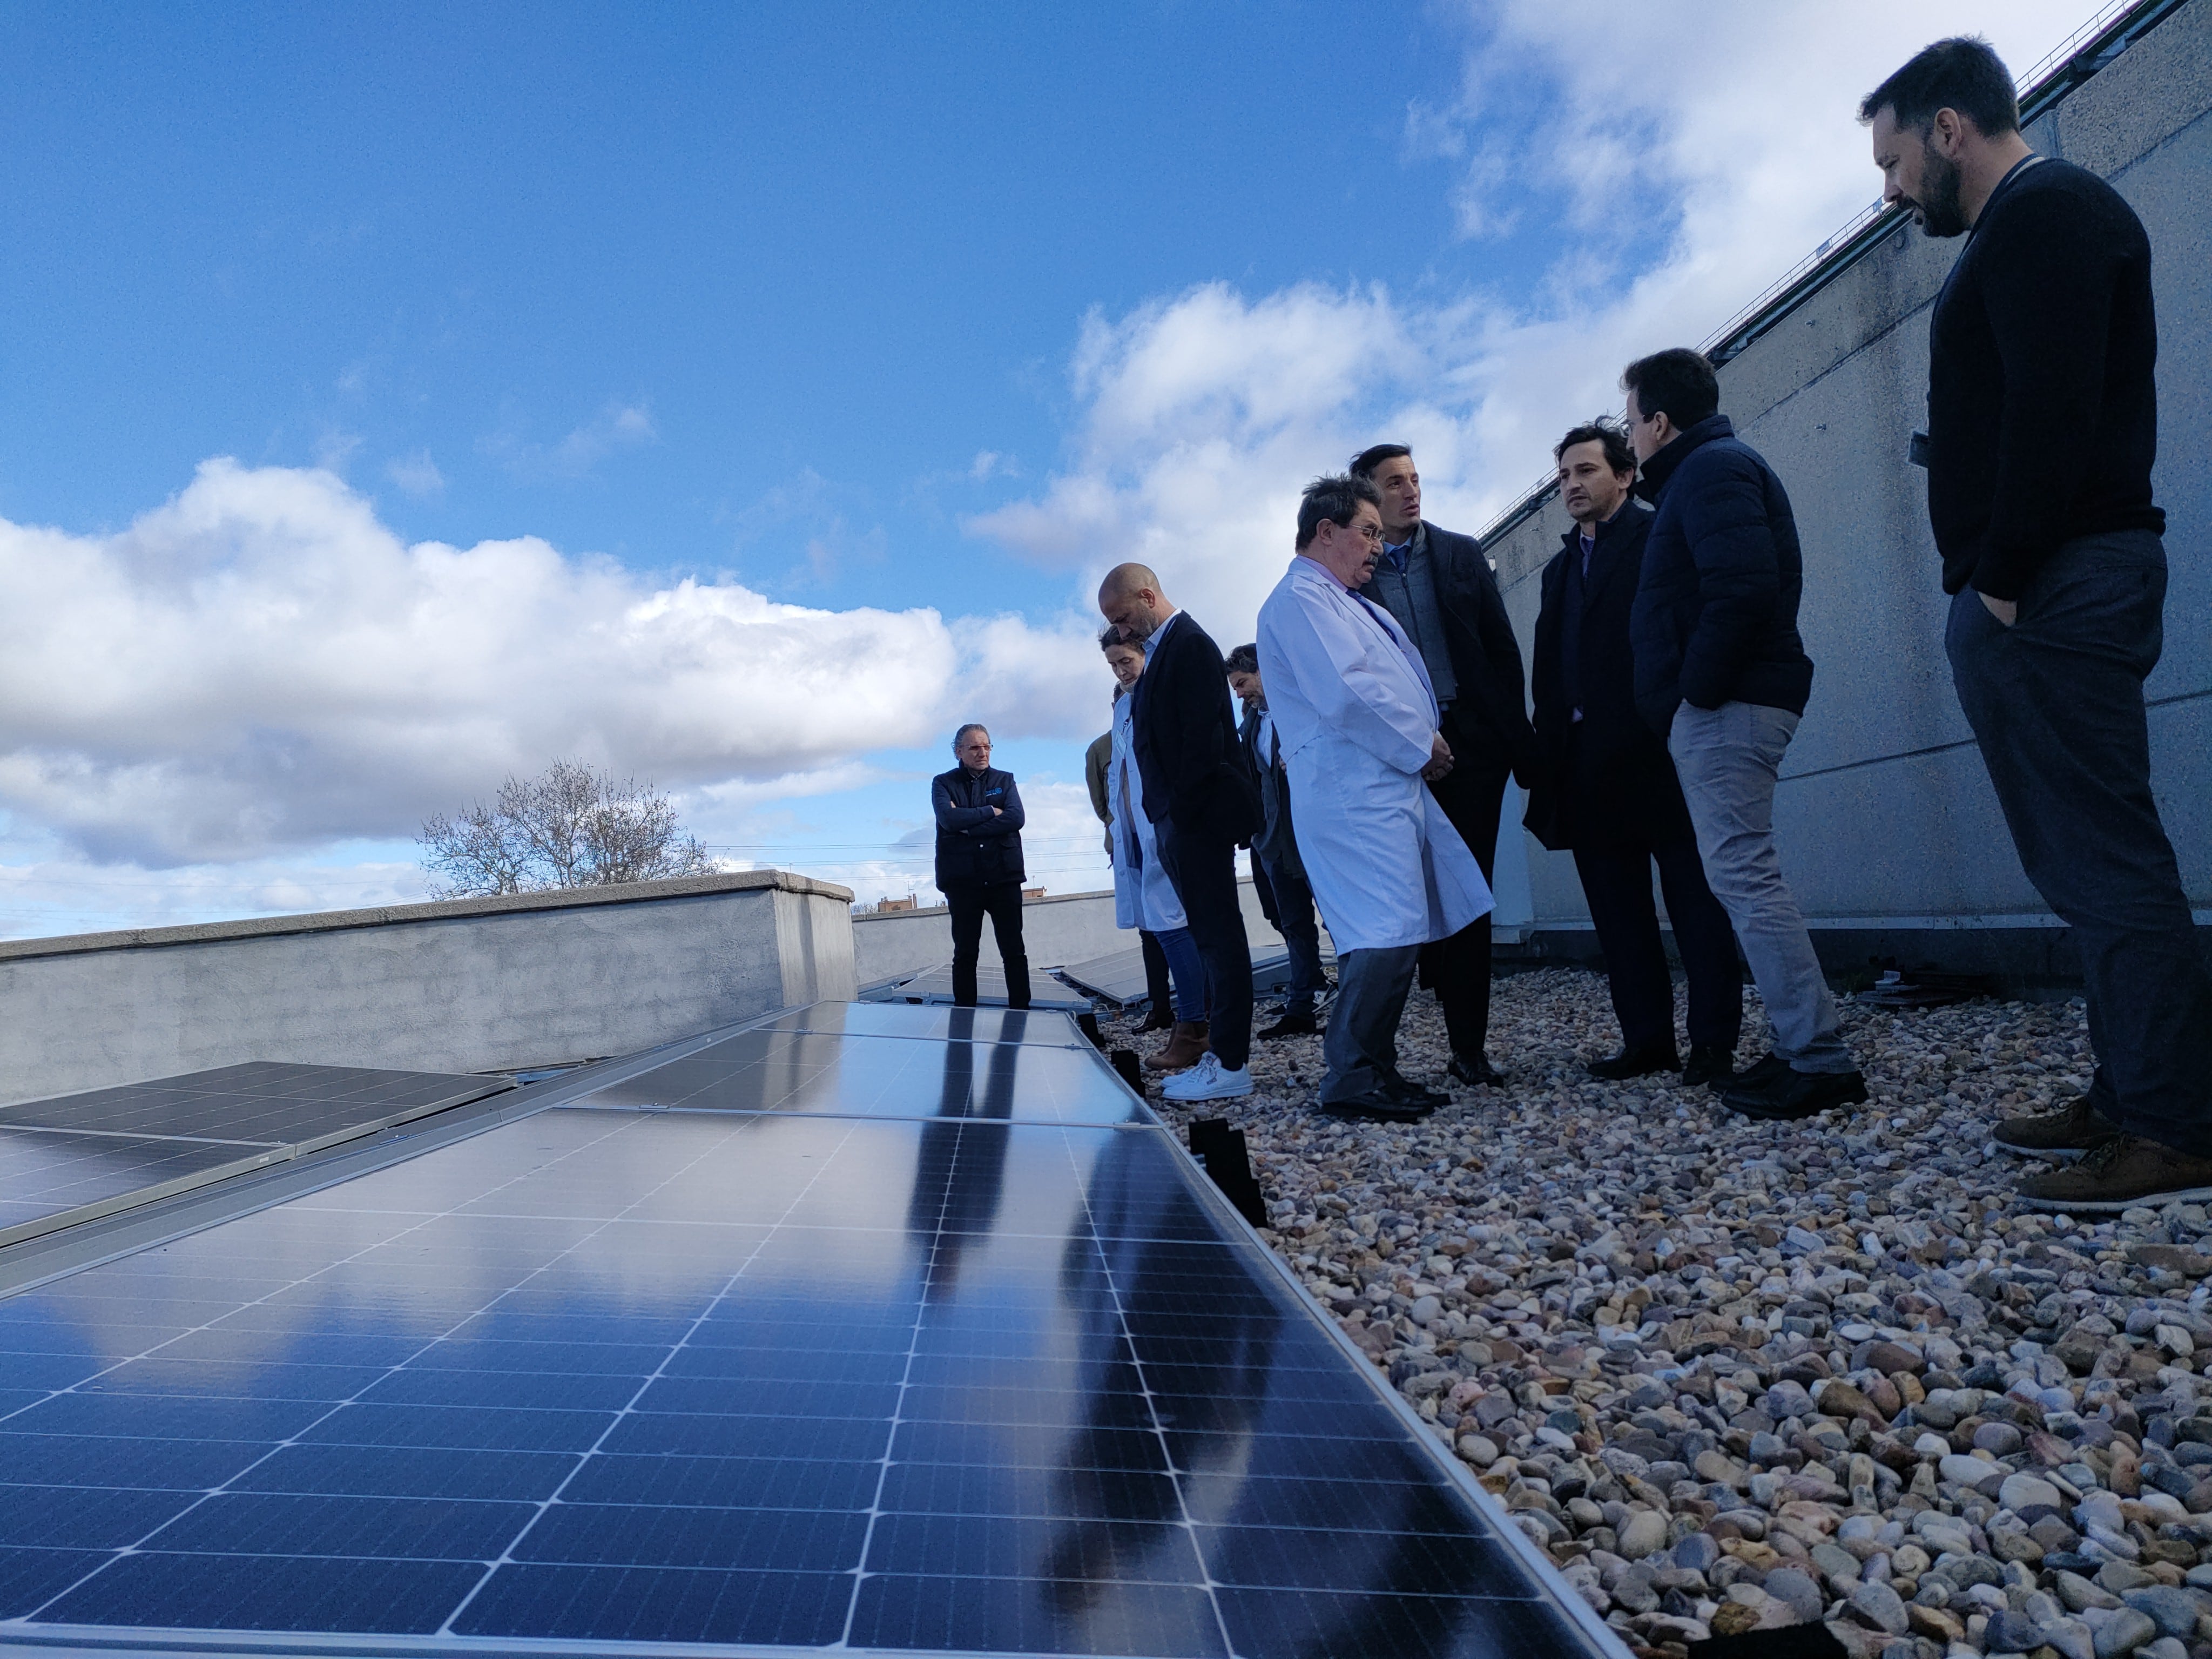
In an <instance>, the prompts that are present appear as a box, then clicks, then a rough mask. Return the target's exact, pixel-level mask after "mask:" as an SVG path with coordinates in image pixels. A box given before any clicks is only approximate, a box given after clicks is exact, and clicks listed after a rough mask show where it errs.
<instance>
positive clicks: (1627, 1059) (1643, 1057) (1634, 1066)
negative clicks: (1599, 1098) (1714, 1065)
mask: <svg viewBox="0 0 2212 1659" xmlns="http://www.w3.org/2000/svg"><path fill="white" fill-rule="evenodd" d="M1681 1066H1682V1062H1681V1061H1680V1060H1678V1059H1676V1058H1675V1055H1674V1044H1673V1043H1672V1042H1647V1043H1644V1044H1643V1045H1642V1046H1641V1047H1638V1048H1623V1049H1622V1050H1621V1051H1620V1053H1619V1054H1610V1055H1607V1057H1606V1058H1605V1059H1603V1060H1592V1061H1590V1063H1589V1065H1588V1066H1585V1067H1584V1068H1583V1069H1584V1070H1586V1071H1587V1072H1589V1074H1590V1075H1591V1076H1592V1077H1594V1078H1595V1079H1598V1080H1599V1081H1600V1082H1601V1083H1620V1082H1624V1081H1626V1079H1629V1078H1632V1077H1650V1075H1651V1073H1654V1072H1674V1071H1680V1069H1681Z"/></svg>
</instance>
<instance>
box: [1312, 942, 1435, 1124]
mask: <svg viewBox="0 0 2212 1659" xmlns="http://www.w3.org/2000/svg"><path fill="white" fill-rule="evenodd" d="M1420 954H1421V947H1420V946H1419V945H1393V946H1390V947H1389V948H1388V949H1385V950H1376V951H1346V952H1345V953H1344V954H1343V955H1342V956H1340V957H1338V958H1337V959H1336V1000H1335V1002H1334V1003H1333V1004H1331V1005H1330V1006H1329V1011H1328V1031H1327V1032H1326V1033H1324V1034H1323V1036H1322V1040H1321V1056H1322V1060H1324V1061H1325V1062H1327V1064H1328V1070H1327V1071H1326V1072H1325V1073H1323V1074H1322V1080H1321V1097H1322V1102H1323V1103H1328V1102H1329V1101H1336V1100H1353V1099H1356V1098H1358V1097H1359V1096H1361V1095H1364V1094H1367V1093H1370V1091H1374V1090H1376V1089H1378V1088H1380V1087H1381V1086H1382V1085H1383V1080H1384V1079H1386V1078H1389V1077H1393V1076H1395V1075H1396V1073H1397V1070H1398V1022H1399V1020H1400V1019H1401V1018H1402V1017H1403V1016H1404V1014H1405V1012H1406V998H1407V994H1410V993H1411V992H1412V990H1413V966H1414V963H1416V961H1418V960H1419V957H1420Z"/></svg>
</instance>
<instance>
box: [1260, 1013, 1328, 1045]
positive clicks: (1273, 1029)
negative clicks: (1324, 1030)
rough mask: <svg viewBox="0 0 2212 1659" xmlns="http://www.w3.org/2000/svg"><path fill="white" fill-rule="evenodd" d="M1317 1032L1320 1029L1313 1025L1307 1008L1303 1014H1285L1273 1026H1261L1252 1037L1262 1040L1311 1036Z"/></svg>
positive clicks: (1311, 1015) (1312, 1018) (1311, 1016)
mask: <svg viewBox="0 0 2212 1659" xmlns="http://www.w3.org/2000/svg"><path fill="white" fill-rule="evenodd" d="M1318 1030H1321V1027H1320V1026H1318V1025H1316V1024H1314V1017H1313V1011H1312V1010H1311V1009H1310V1008H1309V1009H1306V1010H1305V1011H1304V1012H1299V1013H1295V1014H1285V1015H1284V1016H1283V1017H1282V1018H1280V1019H1279V1020H1277V1021H1276V1022H1275V1023H1274V1024H1273V1025H1265V1026H1262V1027H1261V1029H1260V1030H1256V1031H1255V1032H1253V1033H1252V1035H1253V1036H1256V1037H1259V1038H1261V1039H1263V1040H1265V1039H1267V1038H1269V1037H1286V1036H1312V1035H1313V1034H1314V1033H1315V1032H1316V1031H1318Z"/></svg>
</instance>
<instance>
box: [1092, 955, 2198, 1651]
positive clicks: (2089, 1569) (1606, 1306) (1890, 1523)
mask: <svg viewBox="0 0 2212 1659" xmlns="http://www.w3.org/2000/svg"><path fill="white" fill-rule="evenodd" d="M1746 997H1747V1004H1748V1006H1747V1018H1746V1029H1747V1031H1759V1030H1763V1029H1764V1024H1765V1020H1764V1016H1763V1014H1762V1013H1761V1012H1760V1010H1759V1004H1758V1000H1757V997H1756V994H1753V993H1750V992H1748V991H1747V994H1746ZM1844 1011H1845V1012H1844V1035H1845V1036H1846V1039H1847V1040H1848V1041H1849V1042H1850V1043H1851V1044H1852V1046H1853V1048H1854V1049H1855V1051H1856V1052H1857V1054H1858V1055H1859V1057H1860V1060H1861V1063H1862V1065H1863V1068H1864V1070H1865V1073H1866V1076H1867V1083H1868V1087H1869V1091H1870V1092H1871V1094H1872V1099H1871V1101H1870V1102H1869V1104H1868V1105H1867V1106H1865V1107H1863V1108H1861V1109H1857V1110H1856V1111H1853V1112H1850V1113H1841V1112H1838V1113H1830V1114H1827V1115H1824V1116H1822V1117H1819V1118H1814V1119H1812V1120H1810V1121H1806V1122H1802V1123H1791V1124H1760V1123H1753V1122H1747V1121H1744V1120H1741V1119H1739V1118H1737V1117H1735V1116H1734V1115H1731V1114H1729V1113H1728V1112H1727V1111H1725V1110H1723V1109H1722V1108H1721V1107H1720V1105H1719V1103H1718V1100H1717V1097H1715V1096H1713V1095H1712V1094H1711V1093H1710V1092H1708V1091H1705V1090H1703V1089H1697V1090H1686V1089H1684V1088H1682V1087H1681V1085H1680V1079H1679V1078H1677V1077H1675V1076H1674V1075H1673V1074H1671V1073H1662V1074H1661V1075H1659V1076H1657V1077H1654V1078H1646V1079H1638V1080H1636V1081H1633V1082H1629V1083H1600V1082H1597V1081H1595V1080H1594V1079H1590V1078H1589V1077H1588V1076H1587V1075H1585V1074H1584V1073H1583V1071H1582V1066H1583V1064H1584V1063H1586V1062H1587V1061H1588V1060H1592V1059H1595V1058H1598V1057H1600V1056H1601V1055H1602V1054H1606V1053H1607V1052H1609V1051H1610V1050H1611V1049H1612V1048H1613V1047H1614V1046H1616V1044H1615V1038H1616V1034H1617V1028H1616V1027H1615V1025H1614V1023H1613V1015H1612V1010H1611V1006H1610V1005H1609V1004H1608V1002H1607V998H1606V990H1605V981H1604V980H1603V979H1602V978H1601V977H1600V976H1598V975H1594V974H1589V973H1584V972H1579V971H1549V972H1540V973H1529V974H1522V975H1514V976H1510V977H1506V978H1501V979H1500V980H1499V981H1498V987H1497V998H1496V1006H1495V1010H1494V1012H1493V1016H1492V1028H1491V1042H1490V1056H1491V1059H1492V1062H1493V1063H1494V1064H1495V1065H1497V1066H1498V1067H1499V1068H1500V1069H1502V1070H1504V1071H1505V1072H1506V1073H1509V1074H1510V1080H1509V1082H1508V1084H1507V1085H1506V1086H1505V1087H1504V1088H1502V1089H1480V1090H1470V1089H1466V1088H1463V1087H1461V1086H1459V1085H1451V1086H1452V1093H1453V1103H1452V1104H1451V1105H1450V1106H1449V1107H1448V1108H1445V1109H1441V1110H1439V1111H1438V1112H1437V1113H1436V1114H1435V1115H1433V1116H1432V1117H1431V1118H1429V1119H1427V1120H1426V1121H1424V1122H1422V1123H1419V1124H1418V1125H1412V1126H1397V1125H1383V1124H1343V1123H1338V1122H1335V1121H1331V1120H1329V1119H1327V1118H1324V1117H1322V1116H1321V1115H1319V1113H1318V1112H1316V1110H1315V1109H1314V1101H1315V1097H1316V1084H1317V1083H1318V1081H1319V1079H1320V1076H1321V1069H1322V1063H1321V1042H1320V1039H1319V1038H1318V1037H1294V1038H1289V1039H1285V1040H1279V1041H1277V1042H1266V1043H1258V1044H1255V1058H1254V1062H1253V1063H1254V1066H1255V1079H1257V1081H1258V1083H1259V1085H1260V1086H1259V1091H1258V1092H1257V1093H1256V1094H1255V1096H1254V1097H1252V1098H1251V1099H1249V1100H1247V1101H1240V1102H1231V1103H1227V1104H1226V1105H1216V1106H1211V1107H1207V1108H1205V1109H1202V1110H1201V1111H1200V1112H1197V1113H1193V1112H1191V1111H1189V1110H1187V1109H1181V1108H1177V1107H1176V1106H1175V1105H1174V1104H1173V1103H1166V1102H1162V1101H1160V1100H1158V1098H1157V1093H1158V1091H1157V1085H1155V1086H1154V1090H1153V1092H1154V1095H1155V1099H1154V1104H1155V1106H1156V1107H1158V1109H1160V1110H1161V1112H1162V1113H1163V1115H1164V1116H1165V1117H1166V1118H1167V1119H1168V1121H1170V1122H1172V1123H1176V1124H1177V1125H1178V1126H1180V1125H1181V1124H1182V1123H1183V1122H1184V1121H1187V1120H1188V1118H1189V1117H1191V1116H1193V1115H1203V1116H1220V1117H1225V1118H1227V1119H1228V1120H1229V1121H1231V1123H1232V1124H1235V1125H1236V1126H1237V1127H1241V1128H1242V1129H1243V1130H1244V1132H1245V1134H1246V1136H1247V1139H1248V1141H1249V1146H1250V1148H1251V1152H1252V1159H1253V1166H1254V1170H1255V1174H1256V1175H1257V1176H1258V1178H1259V1181H1260V1184H1261V1188H1262V1189H1263V1190H1264V1191H1265V1193H1266V1194H1267V1200H1268V1213H1269V1218H1270V1220H1271V1222H1272V1224H1273V1225H1271V1227H1269V1228H1268V1229H1267V1231H1265V1232H1264V1234H1263V1237H1265V1238H1266V1239H1267V1242H1268V1243H1270V1244H1272V1245H1273V1247H1274V1248H1275V1249H1277V1250H1279V1252H1280V1253H1281V1254H1282V1255H1284V1256H1285V1258H1286V1259H1287V1260H1288V1261H1291V1263H1292V1264H1293V1265H1294V1266H1295V1267H1297V1271H1298V1273H1299V1274H1300V1276H1301V1277H1302V1278H1303V1279H1304V1282H1305V1283H1306V1285H1308V1286H1309V1288H1310V1289H1311V1290H1312V1291H1313V1292H1314V1294H1315V1295H1316V1297H1319V1298H1320V1299H1321V1300H1322V1303H1323V1304H1324V1305H1326V1306H1328V1307H1330V1308H1332V1309H1333V1310H1334V1311H1335V1313H1336V1315H1337V1316H1338V1317H1339V1318H1340V1319H1341V1320H1342V1321H1343V1322H1344V1324H1345V1326H1346V1328H1347V1329H1348V1330H1349V1331H1350V1332H1351V1334H1352V1337H1353V1339H1354V1340H1356V1341H1357V1342H1358V1344H1359V1345H1360V1346H1362V1347H1363V1348H1364V1349H1365V1350H1366V1351H1367V1352H1369V1353H1370V1355H1371V1356H1373V1358H1374V1359H1375V1362H1376V1364H1377V1365H1378V1366H1381V1367H1383V1368H1385V1369H1386V1370H1388V1372H1389V1376H1390V1379H1391V1381H1392V1382H1393V1383H1395V1384H1396V1385H1397V1387H1398V1389H1400V1390H1401V1392H1402V1393H1403V1394H1404V1395H1406V1396H1407V1398H1408V1399H1410V1400H1412V1401H1413V1402H1414V1404H1415V1406H1416V1407H1417V1408H1418V1409H1419V1412H1420V1413H1421V1415H1422V1416H1423V1417H1424V1418H1425V1419H1429V1420H1430V1421H1431V1423H1432V1424H1434V1425H1435V1427H1436V1431H1437V1434H1438V1435H1439V1436H1441V1437H1443V1439H1444V1440H1445V1441H1447V1442H1448V1443H1450V1444H1451V1445H1452V1446H1453V1447H1454V1448H1455V1450H1456V1451H1457V1453H1458V1455H1460V1456H1461V1457H1462V1458H1463V1459H1464V1460H1465V1461H1466V1462H1468V1464H1470V1465H1472V1466H1473V1467H1474V1469H1475V1470H1476V1472H1477V1473H1478V1474H1479V1475H1480V1479H1481V1480H1482V1482H1483V1484H1484V1485H1485V1486H1487V1487H1488V1488H1489V1489H1490V1490H1491V1491H1492V1492H1495V1493H1497V1494H1498V1495H1499V1496H1500V1497H1501V1498H1504V1502H1505V1504H1506V1506H1507V1507H1508V1509H1509V1510H1511V1511H1512V1512H1513V1513H1514V1515H1515V1517H1516V1521H1517V1522H1519V1524H1520V1525H1521V1526H1522V1528H1524V1529H1525V1530H1526V1531H1528V1533H1529V1534H1530V1535H1531V1536H1532V1537H1534V1538H1535V1539H1536V1540H1537V1541H1539V1542H1540V1543H1541V1544H1542V1545H1543V1546H1544V1547H1545V1548H1546V1549H1547V1551H1548V1552H1549V1553H1550V1554H1551V1557H1552V1559H1553V1560H1554V1561H1555V1562H1557V1563H1558V1564H1559V1566H1560V1567H1561V1568H1562V1569H1563V1570H1564V1571H1565V1575H1566V1577H1567V1579H1568V1581H1569V1583H1571V1584H1572V1585H1573V1586H1574V1588H1575V1589H1577V1591H1578V1592H1579V1593H1581V1594H1582V1595H1583V1596H1585V1597H1586V1598H1587V1599H1588V1600H1589V1602H1590V1603H1591V1605H1592V1606H1594V1607H1596V1608H1597V1609H1598V1610H1599V1611H1600V1612H1601V1613H1603V1614H1604V1615H1605V1616H1606V1617H1607V1619H1608V1620H1610V1621H1611V1622H1612V1623H1613V1626H1615V1627H1616V1628H1618V1629H1619V1630H1620V1632H1622V1634H1623V1636H1624V1638H1626V1640H1627V1641H1628V1642H1629V1643H1630V1644H1632V1646H1638V1647H1643V1648H1645V1649H1648V1650H1655V1651H1661V1652H1667V1653H1670V1654H1681V1653H1684V1652H1686V1644H1689V1643H1691V1642H1693V1641H1699V1640H1703V1639H1705V1638H1707V1637H1709V1636H1716V1635H1728V1634H1734V1633H1741V1632H1747V1631H1750V1630H1755V1629H1771V1628H1776V1627H1778V1626H1784V1625H1790V1624H1796V1623H1800V1622H1802V1621H1805V1620H1812V1619H1825V1620H1827V1621H1828V1623H1829V1624H1830V1626H1831V1627H1832V1629H1833V1630H1834V1631H1835V1632H1836V1633H1837V1635H1838V1637H1839V1638H1841V1639H1842V1640H1843V1641H1844V1644H1845V1645H1846V1646H1847V1647H1848V1648H1850V1650H1851V1651H1853V1652H1854V1653H1855V1654H1862V1655H1875V1654H1886V1655H1887V1656H1888V1659H1906V1656H1911V1659H1938V1656H1944V1655H1947V1654H1956V1655H1963V1654H1966V1653H1975V1654H1979V1653H1984V1652H1986V1653H1996V1654H2005V1653H2021V1654H2044V1655H2047V1656H2048V1659H2112V1656H2116V1655H2119V1654H2124V1653H2137V1654H2140V1655H2142V1656H2144V1659H2184V1656H2193V1659H2212V1363H2208V1362H2212V1305H2208V1297H2212V1291H2208V1287H2207V1282H2206V1274H2207V1273H2208V1272H2212V1260H2208V1253H2212V1225H2208V1221H2207V1217H2206V1213H2205V1211H2204V1209H2203V1207H2202V1206H2197V1205H2179V1204H2175V1205H2167V1206H2163V1207H2161V1208H2157V1209H2151V1208H2143V1209H2136V1210H2130V1211H2129V1212H2127V1213H2126V1214H2124V1216H2122V1217H2120V1218H2118V1219H2111V1218H2103V1219H2100V1218H2090V1217H2082V1218H2069V1217H2063V1216H2051V1215H2046V1214H2042V1213H2038V1212H2031V1211H2028V1210H2026V1209H2024V1208H2021V1207H2018V1206H2014V1205H2013V1204H2011V1203H2010V1202H2009V1201H2008V1194H2009V1193H2010V1190H2011V1188H2012V1185H2013V1183H2014V1182H2015V1180H2016V1179H2017V1177H2018V1176H2020V1175H2021V1173H2023V1172H2024V1171H2027V1170H2034V1169H2036V1168H2039V1167H2041V1166H2040V1165H2038V1164H2034V1163H2033V1162H2029V1161H2024V1160H2022V1159H2020V1158H2015V1157H2014V1156H2012V1155H2010V1154H2008V1153H2004V1152H1999V1151H1998V1150H1997V1149H1996V1147H1995V1146H1993V1145H1992V1144H1991V1143H1990V1129H1991V1127H1993V1126H1994V1125H1995V1124H1996V1121H1997V1120H1998V1119H1999V1118H2001V1117H2003V1116H2006V1115H2011V1114H2014V1113H2018V1112H2025V1111H2033V1110H2039V1109H2045V1108H2048V1107H2050V1106H2053V1105H2056V1104H2058V1103H2063V1102H2064V1101H2065V1100H2067V1099H2068V1098H2069V1097H2071V1096H2073V1095H2075V1094H2076V1093H2078V1092H2080V1091H2081V1090H2082V1089H2083V1088H2084V1087H2086V1086H2087V1080H2088V1067H2089V1062H2088V1059H2087V1051H2088V1045H2087V1030H2086V1027H2085V1024H2084V1021H2083V1015H2082V1010H2081V1004H2080V1003H2079V1002H2078V1001H2076V1002H2071V1003H2065V1002H2060V1003H2047V1004H2025V1003H1999V1002H1994V1001H1986V1000H1985V1001H1978V1002H1972V1003H1966V1004H1962V1005H1959V1006H1953V1007H1948V1008H1942V1009H1935V1010H1928V1011H1921V1012H1905V1013H1899V1012H1891V1011H1888V1010H1881V1009H1875V1008H1871V1007H1866V1006H1857V1005H1855V1004H1854V1003H1853V1002H1852V1001H1850V1000H1846V1001H1845V1003H1844ZM1263 1018H1265V1016H1264V1015H1263ZM1107 1034H1108V1039H1109V1044H1110V1045H1112V1046H1121V1047H1135V1048H1142V1049H1149V1048H1152V1047H1153V1046H1155V1045H1157V1043H1158V1041H1159V1038H1158V1036H1145V1037H1143V1038H1139V1037H1137V1036H1135V1035H1134V1034H1133V1030H1131V1027H1130V1025H1129V1024H1127V1022H1124V1023H1121V1024H1109V1026H1108V1027H1107ZM1763 1046H1764V1045H1763V1043H1761V1042H1757V1041H1754V1040H1752V1039H1749V1038H1747V1041H1746V1043H1745V1045H1744V1050H1743V1053H1742V1054H1741V1057H1740V1060H1739V1063H1745V1062H1747V1061H1748V1060H1751V1059H1753V1058H1755V1057H1756V1055H1757V1054H1759V1052H1760V1051H1761V1050H1762V1048H1763ZM1447 1054H1448V1051H1447V1049H1446V1048H1445V1045H1444V1040H1443V1022H1442V1019H1441V1018H1440V1016H1439V1015H1438V1013H1437V1009H1436V1005H1435V1002H1434V1000H1433V999H1432V998H1431V997H1430V996H1429V995H1428V994H1425V993H1422V992H1416V993H1415V994H1414V996H1413V1000H1412V1001H1411V1002H1410V1003H1409V1005H1408V1007H1407V1018H1406V1022H1405V1027H1404V1030H1403V1031H1402V1032H1401V1038H1400V1063H1401V1068H1402V1069H1403V1070H1404V1071H1406V1072H1407V1073H1408V1074H1409V1075H1412V1076H1413V1077H1415V1078H1418V1079H1421V1080H1423V1081H1425V1082H1428V1083H1430V1084H1431V1085H1432V1086H1437V1087H1442V1086H1443V1085H1444V1078H1443V1063H1444V1060H1446V1058H1447ZM2200 1402H2202V1403H2201V1404H2200Z"/></svg>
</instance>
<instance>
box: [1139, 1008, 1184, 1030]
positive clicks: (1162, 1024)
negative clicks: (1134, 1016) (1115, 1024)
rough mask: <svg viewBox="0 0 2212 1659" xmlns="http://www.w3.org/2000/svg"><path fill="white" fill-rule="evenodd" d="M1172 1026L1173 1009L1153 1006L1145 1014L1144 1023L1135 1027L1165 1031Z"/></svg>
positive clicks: (1173, 1020)
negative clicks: (1150, 1010) (1153, 1007)
mask: <svg viewBox="0 0 2212 1659" xmlns="http://www.w3.org/2000/svg"><path fill="white" fill-rule="evenodd" d="M1174 1026H1175V1010H1174V1009H1172V1008H1155V1009H1153V1010H1152V1012H1150V1013H1148V1014H1146V1016H1145V1023H1144V1024H1142V1025H1139V1027H1138V1028H1137V1029H1138V1030H1140V1031H1166V1030H1173V1029H1174Z"/></svg>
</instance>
